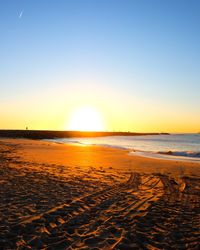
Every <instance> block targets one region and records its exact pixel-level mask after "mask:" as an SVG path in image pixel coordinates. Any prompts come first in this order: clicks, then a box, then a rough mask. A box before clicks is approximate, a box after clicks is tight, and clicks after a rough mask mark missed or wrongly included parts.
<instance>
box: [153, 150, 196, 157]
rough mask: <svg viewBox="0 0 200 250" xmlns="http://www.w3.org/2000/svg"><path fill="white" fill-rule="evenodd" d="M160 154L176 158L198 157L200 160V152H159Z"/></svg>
mask: <svg viewBox="0 0 200 250" xmlns="http://www.w3.org/2000/svg"><path fill="white" fill-rule="evenodd" d="M157 153H158V154H164V155H172V156H173V155H174V156H185V157H196V158H200V152H198V151H171V150H169V151H158V152H157Z"/></svg>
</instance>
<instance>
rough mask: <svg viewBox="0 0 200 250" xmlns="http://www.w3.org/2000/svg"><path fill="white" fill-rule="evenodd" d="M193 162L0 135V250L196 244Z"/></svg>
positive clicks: (198, 186)
mask: <svg viewBox="0 0 200 250" xmlns="http://www.w3.org/2000/svg"><path fill="white" fill-rule="evenodd" d="M199 180H200V164H199V163H190V162H178V161H167V160H157V159H148V158H143V157H139V156H130V155H128V151H126V150H118V149H113V148H105V147H96V146H73V145H62V144H56V143H49V142H44V141H35V140H21V139H0V185H1V186H0V187H1V188H0V201H1V202H0V249H96V250H98V249H125V250H128V249H199V242H200V203H199V201H200V192H199V191H200V182H199Z"/></svg>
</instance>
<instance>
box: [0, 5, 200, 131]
mask: <svg viewBox="0 0 200 250" xmlns="http://www.w3.org/2000/svg"><path fill="white" fill-rule="evenodd" d="M0 12H1V14H0V38H1V39H0V87H1V88H0V128H12V129H15V128H16V129H24V128H25V127H26V126H28V127H29V128H30V129H55V130H60V129H61V130H62V129H67V124H68V120H69V116H70V114H71V113H73V110H74V109H75V108H77V107H79V106H83V105H89V106H92V107H94V108H96V109H98V110H99V111H100V112H101V113H102V114H103V116H104V119H105V122H106V127H105V129H106V130H115V131H117V130H123V131H127V130H129V131H141V132H154V131H158V132H197V131H200V28H199V24H200V15H199V13H200V1H198V0H196V1H195V0H187V1H184V0H172V1H170V0H166V1H161V0H157V1H156V0H146V1H144V0H130V1H128V0H120V1H118V0H90V1H88V0H54V1H52V0H24V1H20V0H4V1H3V0H2V1H0Z"/></svg>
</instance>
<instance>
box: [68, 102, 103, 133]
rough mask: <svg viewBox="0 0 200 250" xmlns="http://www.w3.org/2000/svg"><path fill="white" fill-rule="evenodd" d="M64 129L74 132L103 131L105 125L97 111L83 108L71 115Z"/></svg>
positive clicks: (86, 107)
mask: <svg viewBox="0 0 200 250" xmlns="http://www.w3.org/2000/svg"><path fill="white" fill-rule="evenodd" d="M66 128H67V130H74V131H103V130H105V125H104V122H103V118H102V115H101V113H100V112H99V111H98V110H97V109H95V108H93V107H90V106H83V107H79V108H77V109H75V110H74V111H73V112H72V113H71V116H70V117H69V120H68V122H67V125H66Z"/></svg>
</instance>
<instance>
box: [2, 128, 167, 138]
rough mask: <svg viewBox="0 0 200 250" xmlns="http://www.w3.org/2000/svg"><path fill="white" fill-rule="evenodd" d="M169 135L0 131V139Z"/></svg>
mask: <svg viewBox="0 0 200 250" xmlns="http://www.w3.org/2000/svg"><path fill="white" fill-rule="evenodd" d="M142 135H169V134H168V133H134V132H84V131H52V130H0V137H7V138H29V139H56V138H71V137H100V136H142Z"/></svg>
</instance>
